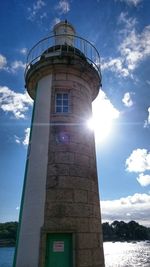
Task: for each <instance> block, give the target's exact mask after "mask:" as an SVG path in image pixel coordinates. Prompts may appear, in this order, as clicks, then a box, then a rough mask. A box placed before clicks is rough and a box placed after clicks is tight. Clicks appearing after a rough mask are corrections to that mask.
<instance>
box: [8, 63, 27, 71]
mask: <svg viewBox="0 0 150 267" xmlns="http://www.w3.org/2000/svg"><path fill="white" fill-rule="evenodd" d="M25 66H26V64H25V63H23V62H22V61H21V60H15V61H14V62H12V64H11V67H10V68H9V71H10V72H13V73H16V71H17V70H19V69H23V70H24V69H25Z"/></svg>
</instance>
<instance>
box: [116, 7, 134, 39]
mask: <svg viewBox="0 0 150 267" xmlns="http://www.w3.org/2000/svg"><path fill="white" fill-rule="evenodd" d="M118 24H123V26H124V27H123V29H122V30H121V31H120V32H121V33H123V34H127V33H130V31H131V30H132V29H133V28H135V26H136V24H137V20H136V18H133V17H128V14H127V13H126V12H121V13H120V15H119V18H118Z"/></svg>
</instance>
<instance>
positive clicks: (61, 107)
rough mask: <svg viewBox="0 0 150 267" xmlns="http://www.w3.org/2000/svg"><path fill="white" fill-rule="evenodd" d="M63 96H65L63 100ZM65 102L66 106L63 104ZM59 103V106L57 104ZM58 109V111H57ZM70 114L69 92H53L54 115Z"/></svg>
mask: <svg viewBox="0 0 150 267" xmlns="http://www.w3.org/2000/svg"><path fill="white" fill-rule="evenodd" d="M58 95H60V99H59V98H58ZM64 95H67V97H66V98H65V96H64ZM65 101H67V104H64V102H65ZM58 102H60V104H58ZM58 108H60V111H59V110H58ZM65 108H67V111H65ZM69 112H70V109H69V92H65V91H57V92H55V113H57V114H68V113H69Z"/></svg>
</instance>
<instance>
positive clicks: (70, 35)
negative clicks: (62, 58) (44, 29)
mask: <svg viewBox="0 0 150 267" xmlns="http://www.w3.org/2000/svg"><path fill="white" fill-rule="evenodd" d="M54 34H55V35H56V36H55V45H66V44H67V45H70V46H73V45H74V35H75V29H74V28H73V26H72V25H71V24H68V23H67V22H60V23H58V24H56V25H55V26H54Z"/></svg>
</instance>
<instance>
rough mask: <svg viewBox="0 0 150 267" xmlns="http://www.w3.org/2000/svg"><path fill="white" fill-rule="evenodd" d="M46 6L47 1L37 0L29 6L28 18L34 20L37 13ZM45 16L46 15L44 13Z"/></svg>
mask: <svg viewBox="0 0 150 267" xmlns="http://www.w3.org/2000/svg"><path fill="white" fill-rule="evenodd" d="M44 6H46V3H45V2H44V1H43V0H37V1H36V2H35V3H33V6H32V7H28V12H29V16H28V19H29V20H31V21H33V20H34V19H35V17H36V15H37V13H38V12H39V11H40V10H41V9H42V8H43V7H44ZM44 14H45V12H44ZM44 17H45V15H44Z"/></svg>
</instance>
